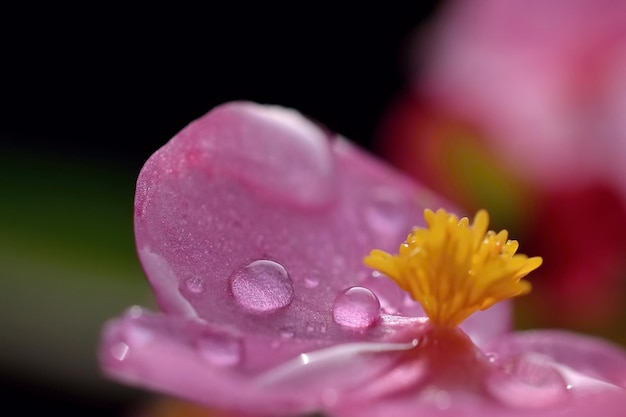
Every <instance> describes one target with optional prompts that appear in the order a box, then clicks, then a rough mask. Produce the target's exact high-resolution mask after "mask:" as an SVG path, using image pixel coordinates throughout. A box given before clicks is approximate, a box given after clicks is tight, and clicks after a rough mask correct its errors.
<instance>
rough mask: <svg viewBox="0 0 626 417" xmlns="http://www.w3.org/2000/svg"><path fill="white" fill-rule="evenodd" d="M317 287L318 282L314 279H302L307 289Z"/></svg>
mask: <svg viewBox="0 0 626 417" xmlns="http://www.w3.org/2000/svg"><path fill="white" fill-rule="evenodd" d="M318 285H320V281H319V279H317V278H315V277H307V278H305V279H304V286H305V287H307V288H316V287H317V286H318Z"/></svg>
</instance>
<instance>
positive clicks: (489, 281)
mask: <svg viewBox="0 0 626 417" xmlns="http://www.w3.org/2000/svg"><path fill="white" fill-rule="evenodd" d="M424 219H425V220H426V225H427V227H426V228H415V229H413V231H411V233H410V234H409V236H408V237H407V239H406V241H405V242H404V243H403V244H402V245H400V249H399V253H398V254H397V255H390V254H388V253H387V252H384V251H382V250H378V249H375V250H373V251H372V252H371V253H370V255H369V256H368V257H366V258H365V264H366V265H368V266H370V267H372V268H374V269H377V270H379V271H380V272H382V273H383V274H385V275H387V276H388V277H389V278H391V279H392V280H394V281H395V282H396V284H398V286H399V287H400V288H402V289H403V290H404V291H407V292H408V293H409V294H411V297H413V299H414V300H416V301H418V302H419V303H420V304H421V305H422V307H423V308H424V311H425V312H426V314H427V315H428V317H429V319H430V321H431V322H432V323H434V324H436V325H439V326H456V325H459V324H460V323H461V322H463V320H465V319H466V318H468V317H469V316H470V315H472V314H473V313H474V312H476V311H478V310H485V309H487V308H489V307H491V306H492V305H494V304H495V303H497V302H499V301H502V300H505V299H508V298H512V297H516V296H518V295H523V294H526V293H528V292H529V291H530V288H531V286H530V283H529V282H527V281H522V280H521V279H522V278H523V277H525V276H526V275H527V274H528V273H530V272H531V271H533V270H535V269H537V268H538V267H539V266H540V265H541V262H542V259H541V258H540V257H538V256H536V257H533V258H528V257H527V256H526V255H522V254H515V252H516V251H517V248H518V246H519V245H518V243H517V241H515V240H508V232H507V231H506V230H502V231H501V232H499V233H495V232H493V231H491V230H489V231H487V227H488V225H489V215H488V214H487V212H486V211H485V210H480V211H478V213H476V216H475V217H474V223H473V224H472V225H470V224H469V220H468V218H467V217H463V218H461V219H460V220H459V219H458V218H457V216H455V215H454V214H450V213H447V212H446V211H445V210H443V209H439V210H437V212H436V213H435V212H433V211H432V210H425V211H424Z"/></svg>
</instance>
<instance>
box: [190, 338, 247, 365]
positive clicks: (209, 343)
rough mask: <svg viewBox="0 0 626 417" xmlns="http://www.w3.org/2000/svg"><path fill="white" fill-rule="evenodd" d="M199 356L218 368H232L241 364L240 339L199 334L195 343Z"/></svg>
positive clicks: (241, 347) (241, 348)
mask: <svg viewBox="0 0 626 417" xmlns="http://www.w3.org/2000/svg"><path fill="white" fill-rule="evenodd" d="M195 346H196V349H197V350H198V353H199V354H200V356H201V357H202V358H203V359H204V360H206V361H207V362H209V363H211V364H213V365H218V366H233V365H237V364H238V363H239V362H241V356H242V351H243V346H242V342H241V340H240V339H238V338H236V337H234V336H230V335H226V334H217V333H205V334H201V335H200V336H199V337H198V338H197V339H196V341H195Z"/></svg>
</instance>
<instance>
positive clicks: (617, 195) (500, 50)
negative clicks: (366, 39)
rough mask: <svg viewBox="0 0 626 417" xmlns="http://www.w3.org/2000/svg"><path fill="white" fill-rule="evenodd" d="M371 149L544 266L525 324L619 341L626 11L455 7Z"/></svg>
mask: <svg viewBox="0 0 626 417" xmlns="http://www.w3.org/2000/svg"><path fill="white" fill-rule="evenodd" d="M406 53H407V56H408V57H409V58H408V59H409V61H411V65H412V72H411V73H410V74H409V75H408V77H407V81H408V85H407V87H406V91H405V93H404V94H402V95H400V96H399V98H398V99H397V101H396V103H395V104H394V105H392V106H391V109H390V110H389V112H388V113H387V115H386V117H385V119H384V121H383V122H382V125H381V129H380V139H379V147H378V149H379V150H380V152H381V153H382V154H384V155H386V156H387V157H388V158H389V159H390V160H391V161H393V162H395V163H396V164H398V165H399V166H400V167H402V168H404V169H406V170H407V171H409V172H411V173H412V174H413V175H414V176H416V177H417V178H418V179H420V180H422V181H424V182H426V183H427V184H428V185H430V186H431V187H433V188H435V189H436V190H438V191H440V192H443V193H445V194H446V195H447V196H448V197H449V198H451V199H452V200H453V201H456V202H458V203H460V204H462V205H463V207H465V208H466V209H467V210H468V211H470V212H471V211H472V210H475V209H477V208H479V207H486V208H488V209H489V210H490V211H491V212H492V213H493V217H494V222H495V223H496V225H497V226H498V228H499V227H503V228H508V229H509V230H512V231H513V232H514V235H515V236H518V237H519V239H520V241H522V242H523V244H524V250H525V251H527V252H528V253H530V254H539V255H541V256H543V258H544V262H545V263H544V266H543V267H542V268H541V270H540V271H538V273H537V274H536V275H535V276H534V277H533V279H532V282H533V284H534V286H535V291H534V292H533V294H532V295H531V296H529V297H527V298H526V299H525V300H520V301H521V302H520V303H518V304H517V306H518V308H519V313H520V314H518V315H517V317H518V319H519V324H520V326H523V327H526V326H559V327H562V326H564V327H569V328H572V329H576V330H583V331H585V332H588V333H596V334H600V335H603V336H610V337H612V338H613V339H614V340H617V341H620V342H622V343H626V338H625V336H624V334H625V332H624V324H623V323H624V320H625V319H626V308H625V307H624V306H625V305H626V256H625V255H626V206H625V204H626V118H624V114H625V113H626V3H624V2H621V1H613V0H602V1H595V0H573V1H569V0H555V1H548V2H546V1H542V0H531V1H513V0H510V1H500V0H477V1H472V2H464V1H449V2H446V4H445V5H444V6H443V7H442V8H441V9H440V10H439V11H438V13H437V15H436V16H435V17H434V18H433V19H432V20H431V21H429V25H428V27H423V28H421V30H420V31H419V32H418V33H416V34H415V35H414V36H413V37H412V43H410V46H409V47H408V48H407V52H406Z"/></svg>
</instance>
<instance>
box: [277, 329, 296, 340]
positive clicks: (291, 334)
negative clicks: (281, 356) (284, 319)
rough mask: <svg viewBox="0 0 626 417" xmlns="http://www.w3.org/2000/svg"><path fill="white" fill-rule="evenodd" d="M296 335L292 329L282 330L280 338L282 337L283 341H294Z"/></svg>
mask: <svg viewBox="0 0 626 417" xmlns="http://www.w3.org/2000/svg"><path fill="white" fill-rule="evenodd" d="M295 335H296V332H295V331H294V330H292V329H289V328H284V329H281V330H280V337H282V338H283V339H293V337H294V336H295Z"/></svg>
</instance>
